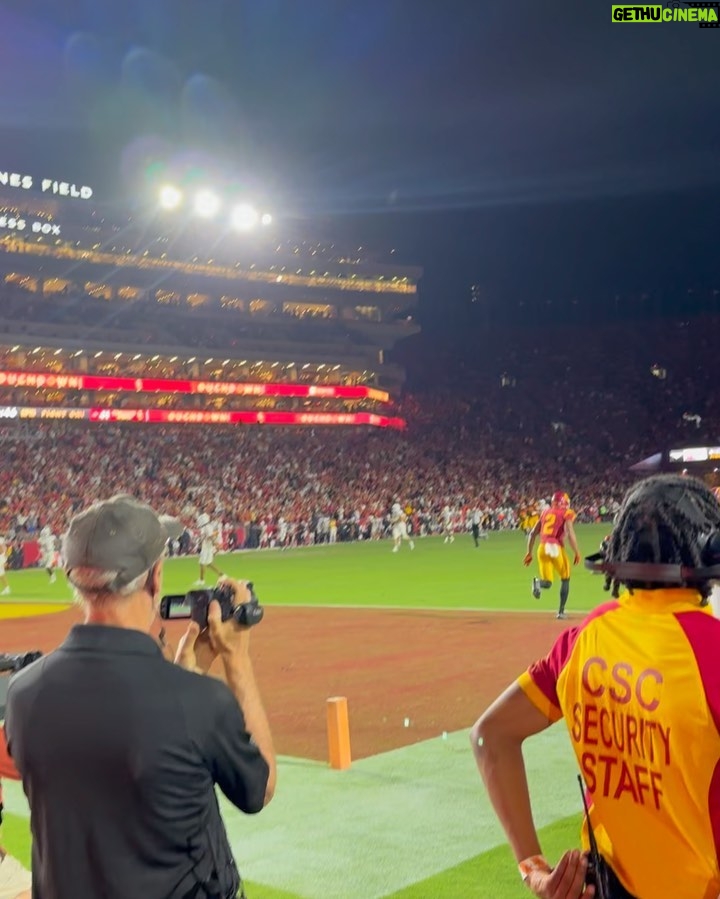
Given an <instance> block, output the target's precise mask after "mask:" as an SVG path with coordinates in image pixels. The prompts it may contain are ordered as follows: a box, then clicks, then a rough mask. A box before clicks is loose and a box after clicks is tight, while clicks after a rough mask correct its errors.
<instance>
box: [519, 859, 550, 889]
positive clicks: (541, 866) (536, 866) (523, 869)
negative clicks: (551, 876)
mask: <svg viewBox="0 0 720 899" xmlns="http://www.w3.org/2000/svg"><path fill="white" fill-rule="evenodd" d="M549 870H550V865H548V863H547V861H545V856H543V855H531V856H530V858H526V859H525V860H524V861H521V862H520V863H519V864H518V871H519V872H520V877H521V878H522V881H523V883H525V881H526V880H527V879H528V878H529V877H530V875H531V874H532V873H533V872H535V871H542V872H543V873H545V874H546V873H547V872H548V871H549Z"/></svg>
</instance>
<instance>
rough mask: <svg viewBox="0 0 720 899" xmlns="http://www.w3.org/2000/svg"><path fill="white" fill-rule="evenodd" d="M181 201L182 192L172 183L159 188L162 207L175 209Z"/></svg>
mask: <svg viewBox="0 0 720 899" xmlns="http://www.w3.org/2000/svg"><path fill="white" fill-rule="evenodd" d="M181 203H182V193H181V192H180V191H179V190H178V188H177V187H175V186H174V185H173V184H166V185H165V186H164V187H162V188H160V205H161V206H162V208H163V209H177V208H178V206H179V205H180V204H181Z"/></svg>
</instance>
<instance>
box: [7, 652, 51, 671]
mask: <svg viewBox="0 0 720 899" xmlns="http://www.w3.org/2000/svg"><path fill="white" fill-rule="evenodd" d="M41 655H42V653H41V652H40V651H39V650H37V649H35V650H32V651H31V652H18V653H8V652H0V674H4V673H5V672H6V671H9V672H10V673H11V674H14V673H15V672H16V671H22V669H23V668H27V666H28V665H32V663H33V662H36V661H37V660H38V659H39V658H40V656H41Z"/></svg>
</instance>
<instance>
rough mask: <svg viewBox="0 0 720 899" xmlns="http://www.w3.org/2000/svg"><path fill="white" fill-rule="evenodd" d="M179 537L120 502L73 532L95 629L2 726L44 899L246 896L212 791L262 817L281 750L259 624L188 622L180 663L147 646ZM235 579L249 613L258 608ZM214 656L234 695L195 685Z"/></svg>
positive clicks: (11, 699) (12, 694) (57, 657)
mask: <svg viewBox="0 0 720 899" xmlns="http://www.w3.org/2000/svg"><path fill="white" fill-rule="evenodd" d="M178 533H179V525H178V523H177V522H174V521H173V520H167V519H161V518H160V517H159V516H158V515H156V513H155V512H154V511H153V510H152V509H151V508H150V507H149V506H146V505H144V504H142V503H140V502H138V501H136V500H134V499H132V497H128V496H116V497H113V498H112V499H110V500H106V501H104V502H101V503H97V504H95V505H93V506H91V507H90V508H89V509H87V510H85V511H84V512H81V513H80V514H78V515H76V516H75V517H74V518H73V519H72V521H71V523H70V528H69V530H68V532H67V534H66V535H65V537H64V541H63V560H64V566H65V571H66V573H67V576H68V579H69V580H70V582H71V583H72V584H73V586H74V588H75V591H76V593H77V595H78V597H79V599H80V600H81V601H82V603H83V605H84V607H85V623H84V624H82V625H76V626H75V627H73V628H72V630H71V632H70V634H69V636H68V637H67V639H66V640H65V642H64V643H63V644H62V645H61V646H60V647H59V649H58V650H56V651H55V652H53V653H51V654H50V655H48V656H45V657H43V658H42V659H40V660H39V661H37V662H36V663H34V664H33V665H30V666H29V667H28V668H25V669H24V670H23V671H21V672H20V673H19V674H17V675H15V677H14V678H13V680H12V682H11V685H10V690H9V695H8V701H7V712H6V719H5V732H6V735H7V742H8V748H9V750H10V753H11V755H12V757H13V759H14V761H15V764H16V765H17V768H18V770H19V771H20V774H21V776H22V780H23V785H24V788H25V793H26V795H27V797H28V801H29V803H30V812H31V825H32V831H33V865H32V873H33V897H34V899H77V897H78V896H87V897H101V896H102V897H107V899H138V897H147V899H230V897H235V896H236V894H237V892H238V890H239V889H241V879H240V875H239V873H238V870H237V867H236V865H235V861H234V859H233V856H232V852H231V849H230V844H229V842H228V838H227V835H226V832H225V828H224V826H223V823H222V819H221V817H220V811H219V808H218V803H217V798H216V795H215V791H214V785H215V784H217V785H218V786H219V787H220V789H221V790H222V792H223V793H224V794H225V795H226V796H227V798H228V799H229V800H230V801H231V802H232V803H233V804H234V805H235V806H236V807H237V808H239V809H240V810H241V811H244V812H247V813H255V812H259V811H260V810H261V809H262V808H263V806H264V805H266V804H267V803H268V802H269V801H270V799H271V798H272V795H273V791H274V789H275V777H276V772H275V753H274V750H273V745H272V738H271V734H270V729H269V726H268V722H267V718H266V715H265V711H264V709H263V706H262V702H261V700H260V695H259V693H258V689H257V686H256V684H255V678H254V675H253V668H252V663H251V661H250V655H249V639H250V634H249V631H248V630H247V629H246V628H242V627H240V626H239V625H238V624H236V622H235V621H234V620H232V619H231V620H230V621H228V622H226V623H222V622H221V620H220V608H219V605H218V603H216V602H212V603H211V604H210V612H209V627H208V628H207V630H206V631H204V632H203V633H202V634H200V633H199V630H198V626H197V625H196V624H195V623H191V625H190V627H189V628H188V630H187V632H186V634H185V635H184V637H183V638H182V641H181V644H180V649H179V652H178V657H177V660H176V661H177V662H178V664H175V665H173V664H170V663H169V662H168V661H167V660H166V659H165V658H164V657H163V652H162V650H161V648H160V647H159V646H158V645H157V643H156V642H155V641H154V640H153V639H152V637H151V636H150V633H149V632H150V628H151V626H152V624H153V622H154V620H155V617H156V613H157V607H158V602H159V599H160V594H161V585H162V570H163V556H164V549H165V545H166V542H167V540H168V538H169V537H174V536H177V534H178ZM228 583H229V584H230V585H231V586H232V588H233V590H234V592H235V601H236V602H242V601H245V600H247V599H249V594H248V591H247V589H246V587H245V586H244V585H243V584H241V583H238V582H233V581H228ZM217 656H219V657H220V659H221V661H222V664H223V667H224V669H225V674H226V678H227V686H226V685H225V684H224V683H222V682H221V681H219V680H216V679H215V678H212V677H201V676H198V675H200V674H206V673H207V671H208V669H209V667H210V665H211V663H212V661H213V660H214V659H215V658H216V657H217ZM185 669H189V670H185ZM240 895H242V893H240Z"/></svg>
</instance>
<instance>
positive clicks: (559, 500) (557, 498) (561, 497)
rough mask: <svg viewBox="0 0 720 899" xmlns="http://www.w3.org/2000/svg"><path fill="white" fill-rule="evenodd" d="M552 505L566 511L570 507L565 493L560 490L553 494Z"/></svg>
mask: <svg viewBox="0 0 720 899" xmlns="http://www.w3.org/2000/svg"><path fill="white" fill-rule="evenodd" d="M552 504H553V506H559V507H560V508H561V509H568V508H569V507H570V497H569V496H568V495H567V493H563V492H562V490H557V491H555V493H553V496H552Z"/></svg>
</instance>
